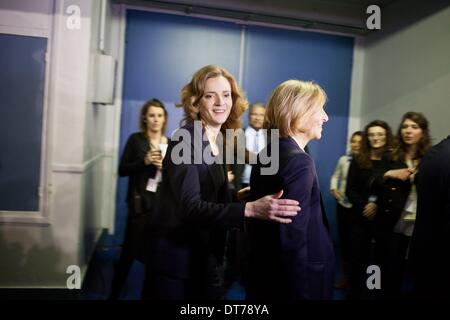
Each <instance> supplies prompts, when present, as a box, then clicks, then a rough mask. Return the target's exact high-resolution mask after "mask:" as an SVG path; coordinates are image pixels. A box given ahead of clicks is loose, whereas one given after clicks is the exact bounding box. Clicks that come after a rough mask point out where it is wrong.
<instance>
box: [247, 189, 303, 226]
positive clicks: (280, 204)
mask: <svg viewBox="0 0 450 320" xmlns="http://www.w3.org/2000/svg"><path fill="white" fill-rule="evenodd" d="M282 195H283V190H281V191H279V192H277V193H275V194H272V195H268V196H265V197H262V198H260V199H258V200H256V201H253V202H247V204H246V205H245V216H246V217H247V218H257V219H262V220H272V221H276V222H279V223H291V222H292V219H291V218H292V217H295V216H296V215H297V213H298V211H300V210H301V209H300V207H299V203H298V201H295V200H290V199H280V198H281V196H282Z"/></svg>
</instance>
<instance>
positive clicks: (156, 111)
mask: <svg viewBox="0 0 450 320" xmlns="http://www.w3.org/2000/svg"><path fill="white" fill-rule="evenodd" d="M145 121H146V124H147V130H150V131H152V132H161V131H162V129H163V127H164V123H165V122H166V116H165V114H164V110H163V109H162V108H158V107H155V106H150V107H149V108H148V109H147V113H146V115H145Z"/></svg>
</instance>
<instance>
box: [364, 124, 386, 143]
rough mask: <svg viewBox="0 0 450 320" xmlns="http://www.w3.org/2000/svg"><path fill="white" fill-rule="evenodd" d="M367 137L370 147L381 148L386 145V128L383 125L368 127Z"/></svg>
mask: <svg viewBox="0 0 450 320" xmlns="http://www.w3.org/2000/svg"><path fill="white" fill-rule="evenodd" d="M367 137H368V138H369V144H370V147H371V148H372V149H379V148H383V147H384V146H385V145H386V130H385V129H384V128H383V127H380V126H374V127H370V128H368V130H367Z"/></svg>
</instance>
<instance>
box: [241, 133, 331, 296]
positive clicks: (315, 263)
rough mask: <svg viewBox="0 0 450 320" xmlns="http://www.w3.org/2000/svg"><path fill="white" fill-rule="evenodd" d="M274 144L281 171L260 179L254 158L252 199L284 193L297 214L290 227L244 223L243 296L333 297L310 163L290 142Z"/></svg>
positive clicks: (324, 231)
mask: <svg viewBox="0 0 450 320" xmlns="http://www.w3.org/2000/svg"><path fill="white" fill-rule="evenodd" d="M279 142H280V150H279V152H280V154H279V155H280V167H279V170H278V172H277V173H276V174H275V175H261V174H260V172H261V167H262V165H261V163H260V162H259V159H258V164H256V165H254V166H253V170H252V175H251V180H250V185H251V192H252V198H254V199H257V198H260V197H262V196H265V195H268V194H274V193H276V192H278V191H279V190H281V189H283V190H284V193H283V196H282V197H283V198H287V199H295V200H297V201H298V202H299V203H300V207H301V211H300V212H299V213H298V215H297V216H295V217H294V218H293V221H292V223H290V224H278V223H275V222H270V221H259V220H258V221H257V220H248V221H247V232H248V237H249V241H250V248H251V250H250V253H249V254H250V257H249V280H248V286H247V292H248V294H247V297H248V298H249V299H284V300H285V299H288V300H294V299H332V297H333V281H334V251H333V245H332V241H331V238H330V235H329V231H328V229H327V227H326V225H327V222H326V215H325V212H324V211H323V206H322V205H321V195H320V189H319V183H318V179H317V174H316V169H315V166H314V161H313V160H312V158H311V157H310V156H309V155H308V154H306V153H305V152H304V151H302V150H301V149H300V148H299V146H298V145H297V144H296V142H295V141H294V140H293V139H292V138H281V139H280V140H279ZM270 147H271V145H269V146H268V147H267V148H268V149H269V150H270ZM269 154H270V152H269Z"/></svg>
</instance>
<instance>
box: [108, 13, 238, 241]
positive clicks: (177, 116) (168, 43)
mask: <svg viewBox="0 0 450 320" xmlns="http://www.w3.org/2000/svg"><path fill="white" fill-rule="evenodd" d="M239 52H240V28H239V26H237V25H235V24H232V23H226V22H219V21H210V20H204V19H196V18H187V17H181V16H176V15H167V14H157V13H151V12H143V11H134V10H128V11H127V29H126V47H125V70H124V81H123V83H124V87H123V104H122V115H121V129H120V155H121V154H122V151H123V148H124V146H125V143H126V141H127V138H128V136H129V135H130V134H131V133H132V132H135V131H138V119H139V111H140V109H141V107H142V105H143V104H144V102H145V101H146V100H149V99H151V98H153V97H154V98H158V99H160V100H161V101H163V102H164V104H165V106H166V108H167V111H168V112H169V123H168V126H167V132H166V134H167V135H170V134H171V132H173V130H175V129H176V128H178V125H179V122H180V120H181V118H182V114H183V112H182V109H181V108H177V107H175V103H178V102H179V101H180V91H181V88H182V87H183V86H184V85H185V84H186V83H187V82H189V80H190V79H191V77H192V75H193V74H194V72H195V71H197V70H198V69H200V68H201V67H203V66H205V65H207V64H217V65H221V66H223V67H224V68H226V69H227V70H228V71H230V72H231V73H232V74H233V75H237V74H238V72H239ZM126 188H127V178H120V179H119V182H118V192H117V199H116V201H117V214H116V226H117V233H116V234H117V237H116V239H118V241H119V242H120V241H121V240H120V239H122V236H123V231H124V230H123V224H124V222H125V221H124V219H125V217H126V212H127V208H126V204H125V197H126Z"/></svg>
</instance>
